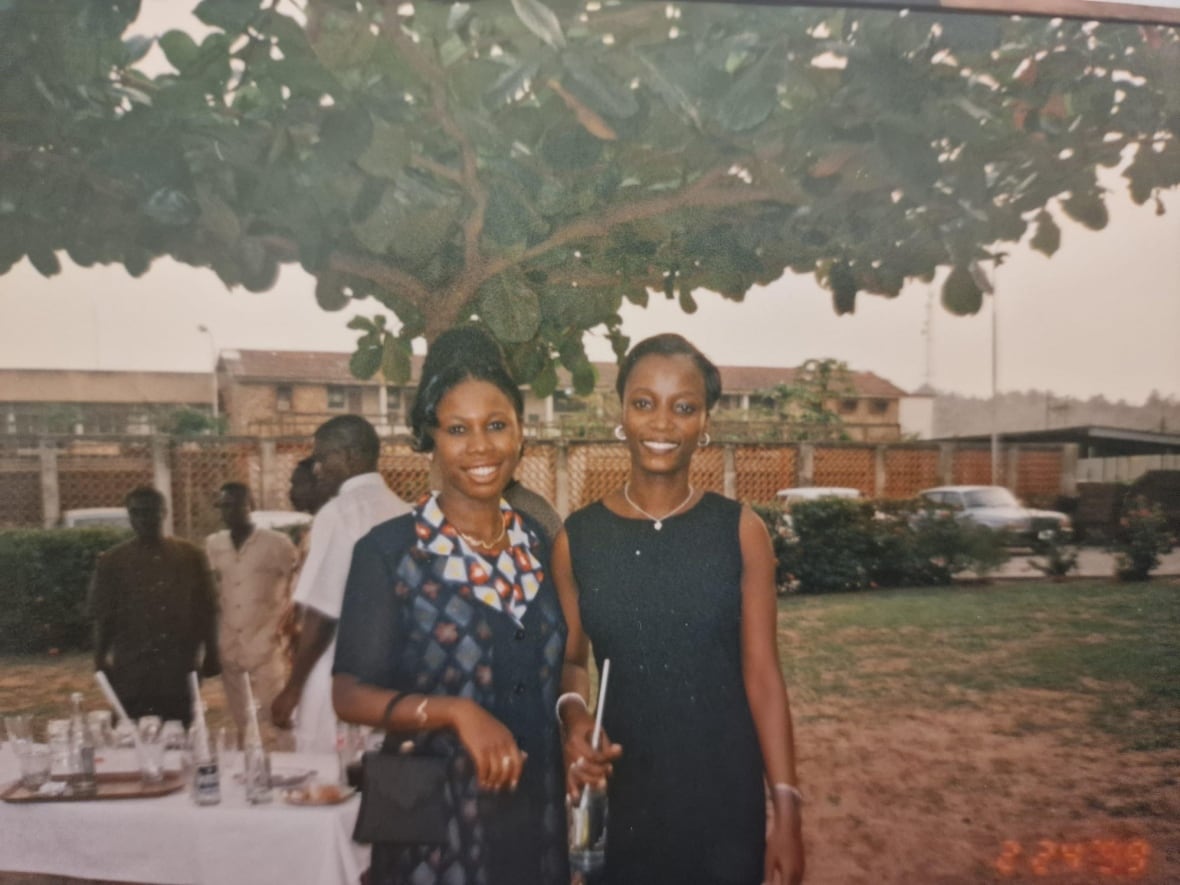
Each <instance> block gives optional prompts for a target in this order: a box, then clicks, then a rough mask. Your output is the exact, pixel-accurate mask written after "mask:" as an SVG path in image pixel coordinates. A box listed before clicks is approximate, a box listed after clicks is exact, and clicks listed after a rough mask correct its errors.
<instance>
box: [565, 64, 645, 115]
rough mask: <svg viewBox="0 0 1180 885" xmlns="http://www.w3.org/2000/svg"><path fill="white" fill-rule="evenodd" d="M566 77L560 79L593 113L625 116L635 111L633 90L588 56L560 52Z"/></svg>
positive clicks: (637, 103)
mask: <svg viewBox="0 0 1180 885" xmlns="http://www.w3.org/2000/svg"><path fill="white" fill-rule="evenodd" d="M562 64H563V65H564V66H565V70H566V73H567V74H569V76H568V77H566V78H564V79H563V80H562V83H563V84H564V86H565V87H566V89H568V90H569V92H570V93H571V94H572V95H574V96H575V97H576V98H577V99H578V100H579V101H581V102H582V103H583V104H584V105H586V106H587V107H588V108H590V110H592V111H594V112H595V113H598V114H602V115H603V116H606V117H614V118H616V119H620V120H625V119H627V118H628V117H632V116H634V115H635V114H636V113H637V112H638V111H639V102H638V101H637V100H636V98H635V93H634V92H632V90H631V89H630V88H629V87H628V86H627V85H626V84H625V83H622V82H620V81H619V80H618V79H617V78H616V77H615V76H614V75H613V74H612V73H610V72H609V71H608V70H607V69H606V68H604V67H603V66H602V65H599V64H598V63H596V62H595V61H593V60H592V59H590V58H589V57H584V56H581V55H577V54H575V53H573V52H567V53H566V54H565V55H563V56H562Z"/></svg>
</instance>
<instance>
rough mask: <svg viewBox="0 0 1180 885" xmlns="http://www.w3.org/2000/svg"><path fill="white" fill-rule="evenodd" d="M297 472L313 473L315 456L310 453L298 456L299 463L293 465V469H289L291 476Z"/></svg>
mask: <svg viewBox="0 0 1180 885" xmlns="http://www.w3.org/2000/svg"><path fill="white" fill-rule="evenodd" d="M299 473H308V474H314V473H315V458H314V457H313V456H312V455H308V456H307V457H306V458H300V459H299V463H298V464H296V465H295V469H294V470H292V471H291V475H292V476H295V475H296V474H299Z"/></svg>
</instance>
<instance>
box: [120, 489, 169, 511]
mask: <svg viewBox="0 0 1180 885" xmlns="http://www.w3.org/2000/svg"><path fill="white" fill-rule="evenodd" d="M148 499H151V500H152V501H154V502H155V503H156V504H158V505H159V506H160V507H161V508H163V507H165V506H166V503H167V502H166V501H165V499H164V493H163V492H161V491H160V490H159V489H157V488H156V487H155V486H136V487H135V488H133V489H132V490H131V491H129V492H128V493H127V494H126V495H125V496H124V497H123V506H124V507H127V508H130V507H131V502H132V501H140V500H143V501H146V500H148Z"/></svg>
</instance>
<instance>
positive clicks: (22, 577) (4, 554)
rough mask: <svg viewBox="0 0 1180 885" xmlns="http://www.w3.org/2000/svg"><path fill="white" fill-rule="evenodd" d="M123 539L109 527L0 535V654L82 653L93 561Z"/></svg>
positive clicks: (86, 634)
mask: <svg viewBox="0 0 1180 885" xmlns="http://www.w3.org/2000/svg"><path fill="white" fill-rule="evenodd" d="M128 536H129V533H128V532H126V531H123V530H120V529H109V528H87V529H46V530H41V529H18V530H12V531H3V532H0V574H2V575H4V581H3V582H0V653H6V654H8V653H28V652H43V651H48V650H49V649H52V648H56V649H59V650H67V649H84V648H88V647H89V644H90V639H91V619H90V614H89V611H88V608H87V606H88V601H87V588H88V587H89V584H90V576H91V574H92V573H93V571H94V563H95V560H96V559H97V557H98V554H100V553H102V552H103V551H104V550H107V549H109V548H111V547H113V546H114V545H115V544H117V543H119V542H120V541H123V540H125V539H126V538H127V537H128Z"/></svg>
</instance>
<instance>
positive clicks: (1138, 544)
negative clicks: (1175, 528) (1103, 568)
mask: <svg viewBox="0 0 1180 885" xmlns="http://www.w3.org/2000/svg"><path fill="white" fill-rule="evenodd" d="M1172 543H1173V539H1172V535H1171V533H1170V532H1169V531H1168V521H1167V518H1166V517H1165V516H1164V512H1163V509H1162V508H1161V507H1160V506H1159V505H1158V504H1154V503H1152V502H1150V501H1148V500H1147V499H1146V498H1144V497H1143V496H1142V495H1139V496H1136V497H1135V498H1133V499H1132V500H1130V501H1127V502H1126V503H1125V504H1124V507H1123V514H1122V516H1121V517H1120V518H1119V531H1118V535H1117V537H1116V540H1115V542H1114V544H1113V545H1112V549H1113V551H1114V555H1115V575H1116V576H1117V577H1118V579H1119V580H1120V581H1146V580H1147V579H1148V578H1150V577H1151V573H1152V572H1153V571H1155V569H1156V568H1158V567H1159V564H1160V555H1161V554H1164V553H1168V552H1169V551H1170V550H1171V549H1172Z"/></svg>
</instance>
